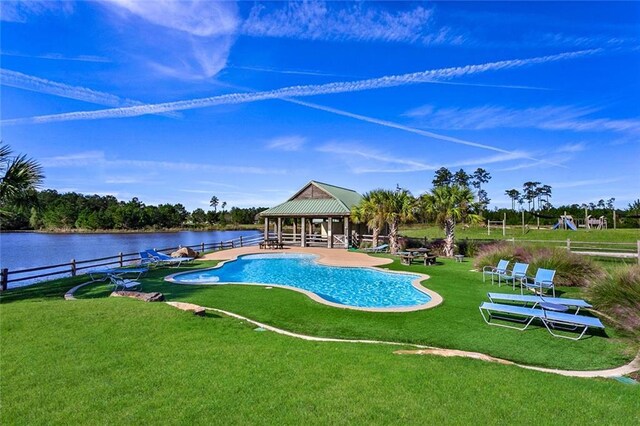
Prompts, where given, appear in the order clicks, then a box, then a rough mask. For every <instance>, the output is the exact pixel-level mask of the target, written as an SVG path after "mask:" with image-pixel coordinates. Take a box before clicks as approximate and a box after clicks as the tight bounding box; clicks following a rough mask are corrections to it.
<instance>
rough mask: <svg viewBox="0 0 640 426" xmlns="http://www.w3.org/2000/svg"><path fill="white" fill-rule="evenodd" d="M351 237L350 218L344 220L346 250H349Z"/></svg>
mask: <svg viewBox="0 0 640 426" xmlns="http://www.w3.org/2000/svg"><path fill="white" fill-rule="evenodd" d="M350 239H351V235H350V234H349V217H345V218H344V248H346V249H348V248H349V240H350Z"/></svg>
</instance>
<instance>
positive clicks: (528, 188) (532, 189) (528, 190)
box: [522, 181, 540, 211]
mask: <svg viewBox="0 0 640 426" xmlns="http://www.w3.org/2000/svg"><path fill="white" fill-rule="evenodd" d="M538 185H540V182H531V181H529V182H525V183H524V185H523V186H522V196H523V197H524V199H525V200H527V203H528V207H529V211H533V210H535V209H536V198H537V197H538Z"/></svg>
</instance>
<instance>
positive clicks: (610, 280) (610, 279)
mask: <svg viewBox="0 0 640 426" xmlns="http://www.w3.org/2000/svg"><path fill="white" fill-rule="evenodd" d="M587 294H588V295H589V299H590V300H591V302H592V303H593V305H594V306H595V307H596V308H597V309H598V310H600V311H602V312H603V313H605V314H607V315H609V316H610V317H612V318H613V319H614V320H616V321H617V322H618V324H619V325H620V326H621V327H622V328H623V329H624V330H627V331H631V332H635V333H638V332H640V265H632V266H621V267H619V268H617V269H615V270H614V271H613V272H611V273H608V274H606V276H605V277H603V278H602V279H600V280H598V281H596V282H594V283H593V284H592V285H591V286H590V287H589V288H588V290H587Z"/></svg>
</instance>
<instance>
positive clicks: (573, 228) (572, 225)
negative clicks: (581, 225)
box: [567, 221, 577, 231]
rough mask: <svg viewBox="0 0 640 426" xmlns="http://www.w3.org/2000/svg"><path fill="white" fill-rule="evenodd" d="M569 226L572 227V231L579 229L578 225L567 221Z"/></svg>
mask: <svg viewBox="0 0 640 426" xmlns="http://www.w3.org/2000/svg"><path fill="white" fill-rule="evenodd" d="M567 228H569V229H571V230H572V231H577V229H576V225H574V224H573V222H569V221H567Z"/></svg>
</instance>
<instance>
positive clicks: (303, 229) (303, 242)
mask: <svg viewBox="0 0 640 426" xmlns="http://www.w3.org/2000/svg"><path fill="white" fill-rule="evenodd" d="M300 222H301V225H300V247H306V246H307V233H306V231H307V229H306V226H305V223H304V217H303V218H301V219H300Z"/></svg>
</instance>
